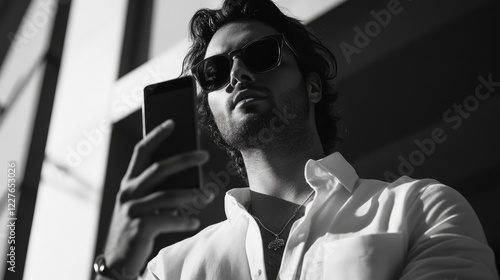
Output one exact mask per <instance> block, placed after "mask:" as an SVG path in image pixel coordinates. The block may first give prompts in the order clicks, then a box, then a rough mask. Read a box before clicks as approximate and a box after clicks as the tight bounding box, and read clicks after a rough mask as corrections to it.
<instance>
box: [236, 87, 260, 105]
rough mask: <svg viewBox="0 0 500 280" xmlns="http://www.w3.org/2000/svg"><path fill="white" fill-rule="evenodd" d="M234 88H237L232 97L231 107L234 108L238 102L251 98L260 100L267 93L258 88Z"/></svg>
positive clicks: (250, 99)
mask: <svg viewBox="0 0 500 280" xmlns="http://www.w3.org/2000/svg"><path fill="white" fill-rule="evenodd" d="M235 90H238V91H237V93H236V94H235V95H234V97H233V102H232V106H231V107H232V108H235V107H236V106H237V105H238V103H240V102H241V103H243V102H249V101H253V100H260V99H265V98H267V95H266V94H264V93H263V92H262V91H260V90H256V89H254V88H251V87H241V88H238V87H236V88H235Z"/></svg>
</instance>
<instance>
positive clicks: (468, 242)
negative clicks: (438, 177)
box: [400, 184, 498, 280]
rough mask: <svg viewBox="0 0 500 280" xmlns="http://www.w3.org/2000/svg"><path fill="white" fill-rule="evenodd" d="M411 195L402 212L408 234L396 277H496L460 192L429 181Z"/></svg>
mask: <svg viewBox="0 0 500 280" xmlns="http://www.w3.org/2000/svg"><path fill="white" fill-rule="evenodd" d="M414 197H415V199H412V201H411V203H410V204H409V205H408V208H407V212H406V221H407V222H406V223H407V225H408V230H409V235H410V236H409V244H408V251H407V255H406V260H405V262H406V265H405V268H404V270H403V272H402V274H401V277H400V279H402V280H410V279H411V280H417V279H440V280H455V279H456V280H465V279H471V280H472V279H485V280H486V279H498V272H497V269H496V266H495V258H494V254H493V251H492V250H491V248H490V247H489V246H488V244H487V242H486V238H485V235H484V233H483V229H482V227H481V224H480V222H479V219H478V218H477V216H476V214H475V212H474V210H473V209H472V207H471V206H470V204H469V203H468V202H467V200H466V199H465V198H464V197H463V196H462V195H461V194H460V193H458V192H457V191H455V190H454V189H452V188H450V187H448V186H445V185H442V184H430V185H427V186H426V187H424V188H422V189H420V190H419V191H418V192H416V195H415V196H414Z"/></svg>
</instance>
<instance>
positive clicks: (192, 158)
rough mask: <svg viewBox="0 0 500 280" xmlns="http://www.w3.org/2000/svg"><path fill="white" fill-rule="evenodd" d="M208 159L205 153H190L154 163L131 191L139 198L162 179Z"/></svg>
mask: <svg viewBox="0 0 500 280" xmlns="http://www.w3.org/2000/svg"><path fill="white" fill-rule="evenodd" d="M208 158H209V155H208V152H206V151H192V152H187V153H184V154H180V155H177V156H174V157H170V158H167V159H165V160H162V161H160V162H156V163H154V164H152V165H151V166H149V167H148V168H147V169H146V170H144V171H143V172H142V173H141V174H140V175H139V176H138V177H137V178H135V179H133V180H135V181H136V182H135V184H134V185H135V189H133V190H131V192H132V193H133V194H134V195H138V196H140V195H141V194H144V193H147V192H148V191H149V190H150V189H151V188H152V187H154V186H156V185H157V184H158V183H160V182H161V181H162V180H163V179H165V178H166V177H168V176H171V175H173V174H176V173H179V172H181V171H183V170H186V169H188V168H190V167H195V166H198V165H200V164H203V163H205V162H206V161H207V160H208ZM175 187H176V186H165V188H175Z"/></svg>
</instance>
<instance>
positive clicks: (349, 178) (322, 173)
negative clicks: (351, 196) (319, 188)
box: [304, 152, 359, 192]
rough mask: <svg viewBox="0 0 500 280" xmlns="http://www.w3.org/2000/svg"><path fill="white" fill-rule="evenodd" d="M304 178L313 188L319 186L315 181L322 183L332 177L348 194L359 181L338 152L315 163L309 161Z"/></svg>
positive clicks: (314, 161) (352, 169)
mask: <svg viewBox="0 0 500 280" xmlns="http://www.w3.org/2000/svg"><path fill="white" fill-rule="evenodd" d="M304 176H305V178H306V180H307V181H308V182H309V183H310V184H311V185H312V186H313V187H314V186H315V185H320V184H318V183H317V181H324V180H328V179H331V178H332V177H333V178H334V179H336V180H338V181H339V183H340V184H341V185H342V186H344V188H346V189H347V190H348V191H349V192H352V191H353V190H354V186H355V184H356V181H357V180H358V179H359V176H358V174H357V173H356V171H355V170H354V168H353V167H352V166H351V165H350V164H349V163H348V162H347V161H346V160H345V159H344V157H343V156H342V155H341V154H340V153H339V152H335V153H333V154H331V155H328V156H326V157H324V158H322V159H320V160H317V161H316V160H312V159H310V160H309V161H308V162H307V163H306V167H305V170H304Z"/></svg>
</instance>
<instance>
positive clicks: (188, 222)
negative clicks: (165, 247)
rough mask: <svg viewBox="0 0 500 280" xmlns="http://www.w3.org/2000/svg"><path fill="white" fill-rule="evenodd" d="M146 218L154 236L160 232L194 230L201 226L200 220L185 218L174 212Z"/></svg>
mask: <svg viewBox="0 0 500 280" xmlns="http://www.w3.org/2000/svg"><path fill="white" fill-rule="evenodd" d="M144 219H146V223H147V224H148V226H149V229H148V231H149V232H150V233H151V235H152V236H156V235H158V234H160V233H170V232H185V231H193V230H196V229H197V228H198V227H199V226H200V221H199V220H198V219H196V218H190V219H184V218H182V217H179V216H176V215H172V214H160V215H150V216H147V217H145V218H144Z"/></svg>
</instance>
